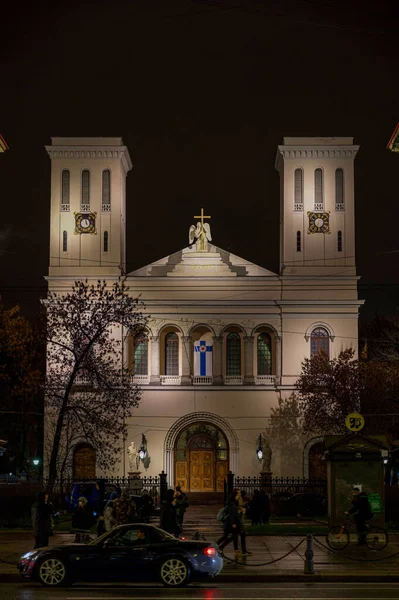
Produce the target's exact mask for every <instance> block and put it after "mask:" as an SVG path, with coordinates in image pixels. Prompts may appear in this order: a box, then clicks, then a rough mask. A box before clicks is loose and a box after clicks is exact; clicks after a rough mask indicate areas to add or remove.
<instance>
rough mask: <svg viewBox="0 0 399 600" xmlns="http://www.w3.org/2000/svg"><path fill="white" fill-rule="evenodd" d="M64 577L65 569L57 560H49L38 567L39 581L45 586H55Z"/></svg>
mask: <svg viewBox="0 0 399 600" xmlns="http://www.w3.org/2000/svg"><path fill="white" fill-rule="evenodd" d="M64 577H65V567H64V565H63V563H62V562H61V561H60V560H58V559H57V558H49V559H47V560H45V561H44V562H43V563H42V564H41V565H40V579H41V580H42V581H43V583H46V584H47V585H57V584H58V583H61V581H62V580H63V579H64Z"/></svg>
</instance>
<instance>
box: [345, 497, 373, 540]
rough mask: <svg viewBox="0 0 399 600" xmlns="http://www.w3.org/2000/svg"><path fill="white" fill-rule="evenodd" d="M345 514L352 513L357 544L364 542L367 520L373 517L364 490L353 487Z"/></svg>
mask: <svg viewBox="0 0 399 600" xmlns="http://www.w3.org/2000/svg"><path fill="white" fill-rule="evenodd" d="M345 514H346V515H352V516H353V520H354V521H355V523H356V529H357V533H358V542H357V544H358V545H359V546H362V545H364V544H365V543H366V535H367V521H370V520H371V519H372V518H373V513H372V512H371V508H370V505H369V499H368V496H367V494H366V492H361V491H360V488H358V487H354V488H353V490H352V508H351V509H350V510H348V511H346V512H345Z"/></svg>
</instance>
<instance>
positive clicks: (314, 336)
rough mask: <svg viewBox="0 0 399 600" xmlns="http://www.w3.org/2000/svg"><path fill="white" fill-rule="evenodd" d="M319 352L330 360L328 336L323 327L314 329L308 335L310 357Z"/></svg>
mask: <svg viewBox="0 0 399 600" xmlns="http://www.w3.org/2000/svg"><path fill="white" fill-rule="evenodd" d="M320 351H321V352H324V353H325V354H327V357H328V358H330V336H329V335H328V331H327V329H324V327H316V328H315V329H313V331H312V333H311V334H310V355H311V356H316V354H318V353H319V352H320Z"/></svg>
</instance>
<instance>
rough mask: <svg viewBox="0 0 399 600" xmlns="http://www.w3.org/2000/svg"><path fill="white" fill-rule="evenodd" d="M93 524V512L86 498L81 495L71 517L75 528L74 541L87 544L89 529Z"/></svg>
mask: <svg viewBox="0 0 399 600" xmlns="http://www.w3.org/2000/svg"><path fill="white" fill-rule="evenodd" d="M92 525H93V514H92V512H91V511H90V510H89V508H88V504H87V498H85V497H84V496H81V497H80V498H79V499H78V505H77V507H76V508H75V512H74V513H73V517H72V527H73V528H74V529H75V543H76V544H87V543H88V542H89V541H90V529H91V527H92Z"/></svg>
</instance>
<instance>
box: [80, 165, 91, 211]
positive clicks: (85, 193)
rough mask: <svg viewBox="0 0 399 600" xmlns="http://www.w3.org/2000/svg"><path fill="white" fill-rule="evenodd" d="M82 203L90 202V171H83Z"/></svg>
mask: <svg viewBox="0 0 399 600" xmlns="http://www.w3.org/2000/svg"><path fill="white" fill-rule="evenodd" d="M81 203H82V204H90V171H89V170H88V169H84V170H83V171H82V202H81Z"/></svg>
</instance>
